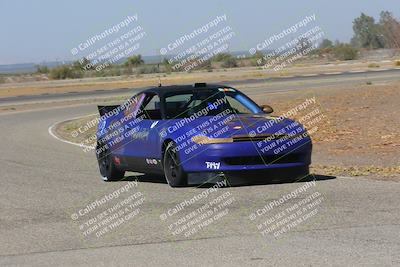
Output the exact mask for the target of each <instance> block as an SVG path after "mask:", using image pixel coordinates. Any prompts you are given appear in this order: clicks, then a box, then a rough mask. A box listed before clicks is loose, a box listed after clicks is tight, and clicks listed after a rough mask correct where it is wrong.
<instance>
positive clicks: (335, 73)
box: [323, 71, 343, 75]
mask: <svg viewBox="0 0 400 267" xmlns="http://www.w3.org/2000/svg"><path fill="white" fill-rule="evenodd" d="M342 73H343V72H340V71H337V72H327V73H323V74H325V75H337V74H342Z"/></svg>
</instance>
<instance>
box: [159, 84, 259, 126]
mask: <svg viewBox="0 0 400 267" xmlns="http://www.w3.org/2000/svg"><path fill="white" fill-rule="evenodd" d="M165 109H166V110H165V114H166V118H167V119H173V118H187V117H190V116H192V115H195V114H196V116H215V115H218V114H221V113H223V112H226V113H229V114H232V113H235V114H256V113H262V110H261V108H260V107H259V106H257V104H255V103H254V102H253V101H252V100H251V99H250V98H248V97H247V96H245V95H244V94H242V93H240V92H239V91H237V90H235V89H233V88H215V89H201V90H190V91H189V90H188V91H184V92H177V93H171V94H168V95H167V96H166V97H165Z"/></svg>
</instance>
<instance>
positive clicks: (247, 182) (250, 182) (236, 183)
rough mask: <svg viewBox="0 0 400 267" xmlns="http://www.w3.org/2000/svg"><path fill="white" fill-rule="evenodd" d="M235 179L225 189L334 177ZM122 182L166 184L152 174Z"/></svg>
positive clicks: (333, 177)
mask: <svg viewBox="0 0 400 267" xmlns="http://www.w3.org/2000/svg"><path fill="white" fill-rule="evenodd" d="M236 178H237V177H229V176H227V177H226V179H227V184H228V186H227V187H244V186H246V187H247V186H260V185H272V184H292V183H305V182H311V181H326V180H332V179H336V176H330V175H322V174H309V175H307V176H304V177H300V178H296V179H293V178H292V179H280V178H279V177H278V178H274V179H268V178H265V177H262V178H252V177H250V178H249V177H244V178H243V179H236ZM122 181H138V182H141V183H156V184H167V181H166V180H165V177H164V176H163V175H154V174H139V175H130V176H126V177H125V178H124V179H123V180H122ZM214 185H215V183H204V184H201V185H199V184H197V185H196V184H193V185H189V186H187V187H199V188H209V187H212V186H214Z"/></svg>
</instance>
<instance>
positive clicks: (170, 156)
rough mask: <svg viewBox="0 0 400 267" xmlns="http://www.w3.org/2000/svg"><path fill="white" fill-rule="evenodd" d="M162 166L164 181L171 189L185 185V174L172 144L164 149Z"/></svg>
mask: <svg viewBox="0 0 400 267" xmlns="http://www.w3.org/2000/svg"><path fill="white" fill-rule="evenodd" d="M163 166H164V174H165V179H166V180H167V182H168V184H169V185H170V186H171V187H179V186H186V185H187V183H188V182H187V180H188V179H187V173H185V172H184V170H183V168H182V165H181V162H180V159H179V155H178V151H177V147H176V145H175V143H173V142H170V143H169V144H168V145H167V148H166V149H165V153H164V162H163Z"/></svg>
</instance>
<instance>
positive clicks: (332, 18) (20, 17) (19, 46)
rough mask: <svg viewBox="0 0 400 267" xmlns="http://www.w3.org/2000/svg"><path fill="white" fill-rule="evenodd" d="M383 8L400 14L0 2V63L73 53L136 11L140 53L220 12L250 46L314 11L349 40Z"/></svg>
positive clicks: (393, 0)
mask: <svg viewBox="0 0 400 267" xmlns="http://www.w3.org/2000/svg"><path fill="white" fill-rule="evenodd" d="M381 10H389V11H392V12H393V13H394V15H395V16H396V17H400V1H399V0H384V1H365V0H354V1H352V0H336V1H315V0H314V1H310V0H303V1H293V0H292V1H289V0H280V1H241V2H239V1H237V2H236V1H219V0H201V1H183V0H182V1H173V0H169V1H151V0H146V1H140V2H139V1H133V0H131V1H128V0H120V1H103V0H80V1H78V0H69V1H57V0H36V1H34V0H24V1H23V0H1V1H0V21H1V25H2V27H1V28H0V36H2V38H1V41H0V51H1V52H0V64H10V63H22V62H42V61H54V60H56V59H58V60H70V59H73V56H72V55H71V53H70V49H71V48H72V47H74V46H76V45H77V44H79V43H80V42H82V41H84V40H86V39H87V38H88V37H90V36H92V35H93V34H96V33H99V32H101V31H103V30H104V29H107V28H108V27H110V26H111V25H114V24H116V23H118V22H119V21H121V20H122V19H123V18H125V17H126V16H127V15H133V14H138V16H139V21H138V23H139V24H140V25H141V26H142V27H143V28H144V30H145V31H146V34H147V36H146V37H145V39H144V40H143V41H142V42H141V48H140V49H139V51H138V53H141V54H143V55H154V54H156V51H158V50H159V48H161V47H163V46H165V45H166V44H168V43H170V42H171V41H173V40H175V39H176V38H178V37H179V36H180V35H181V34H183V33H187V32H191V31H192V30H193V29H195V28H196V27H198V26H200V25H202V24H204V23H206V22H208V21H209V20H210V19H212V18H214V17H215V16H217V15H222V14H226V15H227V16H228V25H230V26H231V27H232V28H233V30H234V31H235V33H236V37H235V38H234V39H232V42H231V50H248V49H249V48H250V47H252V46H254V44H255V43H258V42H260V41H262V40H264V39H265V38H267V37H268V36H269V35H271V34H273V33H276V32H280V31H282V30H283V29H285V28H286V27H288V26H291V25H292V24H294V23H296V22H297V21H298V20H300V19H302V18H304V17H305V16H306V15H310V14H313V13H315V14H316V16H317V24H318V25H319V26H321V28H322V29H323V30H324V32H325V34H326V37H328V38H330V39H332V40H336V39H339V40H340V41H349V39H350V38H351V36H352V20H353V19H354V18H355V17H356V16H359V15H360V13H361V12H364V13H367V14H369V15H372V16H374V17H375V18H378V15H379V13H380V11H381Z"/></svg>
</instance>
